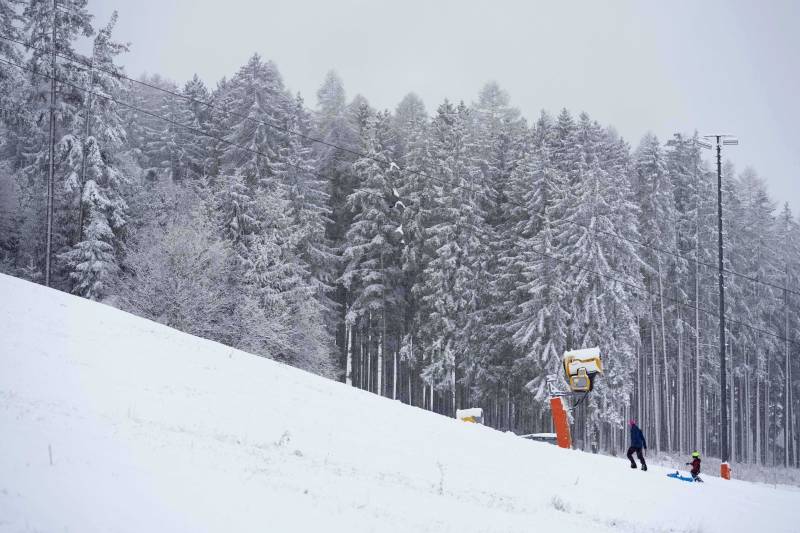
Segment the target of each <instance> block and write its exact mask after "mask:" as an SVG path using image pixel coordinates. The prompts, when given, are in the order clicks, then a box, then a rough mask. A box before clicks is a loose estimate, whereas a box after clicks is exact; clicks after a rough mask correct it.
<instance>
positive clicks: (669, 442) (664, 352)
mask: <svg viewBox="0 0 800 533" xmlns="http://www.w3.org/2000/svg"><path fill="white" fill-rule="evenodd" d="M658 299H659V306H660V313H661V355H662V358H663V360H664V385H663V387H664V389H663V391H664V396H663V405H664V416H665V419H666V420H665V424H666V428H665V429H666V431H667V441H666V446H665V449H667V450H671V449H672V416H671V414H670V411H671V409H670V400H669V396H670V394H669V366H668V364H667V330H666V326H665V325H664V285H663V277H662V274H661V259H660V257H659V259H658Z"/></svg>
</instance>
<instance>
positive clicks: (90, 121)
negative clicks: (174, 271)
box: [58, 12, 128, 299]
mask: <svg viewBox="0 0 800 533" xmlns="http://www.w3.org/2000/svg"><path fill="white" fill-rule="evenodd" d="M116 21H117V14H116V12H115V13H114V14H113V15H112V17H111V20H110V22H109V23H108V24H107V25H106V26H105V27H104V28H103V29H101V30H100V31H99V32H98V33H97V36H96V37H95V40H94V46H93V56H92V63H91V64H92V68H90V69H89V71H88V72H86V83H87V86H88V87H89V91H87V92H86V93H85V95H84V97H85V101H84V106H83V109H82V111H81V114H82V115H83V117H82V118H83V127H84V130H83V132H82V133H83V135H80V134H77V135H68V136H65V137H64V138H63V139H62V141H61V142H60V143H59V145H58V148H59V150H58V152H59V154H61V155H62V157H61V158H60V160H61V161H63V164H62V166H63V167H64V168H65V172H68V173H69V177H68V178H67V179H66V183H65V186H66V190H67V191H69V192H72V193H73V194H74V195H75V197H76V198H75V200H76V201H75V203H77V206H76V208H75V209H76V211H77V218H78V221H77V228H76V230H77V231H76V235H75V236H74V244H73V245H72V246H71V247H70V249H69V250H67V251H65V252H63V253H61V254H60V255H59V259H60V260H61V261H63V262H64V268H65V270H66V272H67V273H68V275H69V278H70V280H71V282H72V287H71V290H72V292H74V293H75V294H79V295H81V296H84V297H87V298H92V299H101V298H102V297H103V296H104V291H105V288H106V287H107V285H108V283H109V281H110V278H111V277H112V276H114V275H115V274H116V273H117V271H118V259H119V256H120V254H121V253H122V247H123V245H122V240H123V237H124V235H123V232H124V228H125V225H126V223H127V213H126V211H127V203H126V202H125V200H124V198H123V188H124V186H125V184H126V182H127V181H128V178H127V177H126V176H125V175H124V174H123V173H122V172H121V171H120V169H119V168H118V164H117V163H118V154H119V153H120V152H121V150H122V147H123V145H124V141H125V130H124V127H123V123H122V118H121V117H120V116H119V114H118V112H117V106H116V104H115V103H114V102H113V101H112V100H110V99H109V98H104V96H110V95H113V94H116V93H117V92H118V90H119V79H118V78H117V77H116V76H114V75H113V74H109V72H115V71H116V70H117V67H116V66H115V64H114V61H115V58H116V56H117V55H118V54H120V53H121V52H123V51H125V50H126V49H127V47H126V46H125V45H122V44H119V43H116V42H114V41H113V39H112V31H113V29H114V26H115V24H116ZM94 67H97V68H98V69H99V70H97V71H95V70H94ZM95 95H96V96H95ZM76 151H77V152H78V153H76Z"/></svg>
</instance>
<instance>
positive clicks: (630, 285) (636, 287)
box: [0, 58, 800, 345]
mask: <svg viewBox="0 0 800 533" xmlns="http://www.w3.org/2000/svg"><path fill="white" fill-rule="evenodd" d="M0 62H2V63H6V64H8V65H11V66H13V67H17V68H19V69H21V70H25V71H28V72H31V73H33V74H35V75H37V76H42V77H44V78H48V79H52V80H55V81H56V82H58V83H62V84H64V85H67V86H70V87H72V88H74V89H77V90H79V91H82V92H84V93H86V94H89V95H92V96H96V97H99V98H104V99H106V100H109V101H111V102H114V103H116V104H118V105H121V106H123V107H125V108H127V109H130V110H132V111H137V112H139V113H143V114H145V115H147V116H150V117H152V118H155V119H158V120H162V121H164V122H167V123H169V124H172V125H175V126H178V127H182V128H185V129H186V130H188V131H191V132H193V133H196V134H198V135H202V136H205V137H208V138H211V139H214V140H217V141H220V142H223V143H226V144H227V145H229V146H233V147H235V148H239V149H241V150H245V151H247V152H250V153H253V154H256V155H259V156H262V157H265V158H269V156H268V155H267V154H265V153H263V152H261V151H259V150H255V149H253V148H250V147H246V146H242V145H239V144H237V143H234V142H232V141H229V140H227V139H224V138H222V137H219V136H216V135H213V134H211V133H208V132H205V131H203V130H200V129H197V128H195V127H193V126H190V125H188V124H183V123H181V122H178V121H176V120H173V119H171V118H168V117H164V116H162V115H159V114H157V113H153V112H150V111H147V110H145V109H142V108H140V107H137V106H134V105H131V104H128V103H127V102H124V101H121V100H119V99H117V98H114V97H113V96H109V95H107V94H101V93H97V92H94V91H92V90H90V89H87V88H85V87H81V86H80V85H77V84H75V83H72V82H69V81H66V80H62V79H60V78H59V77H58V76H52V75H50V74H45V73H43V72H36V71H35V70H34V69H32V68H30V67H26V66H24V65H20V64H17V63H14V62H13V61H8V60H6V59H2V58H0ZM287 164H288V163H287ZM291 166H295V167H297V168H301V169H302V170H303V171H304V172H308V173H309V174H311V175H314V176H316V177H318V178H320V179H322V178H323V177H322V176H320V175H319V174H316V173H314V172H312V171H308V169H305V168H302V167H300V166H299V165H291ZM360 191H361V192H364V193H367V194H372V195H375V193H373V192H371V191H368V190H366V189H360ZM375 196H377V195H375ZM381 199H382V200H385V199H383V198H381ZM517 239H521V238H520V237H517ZM529 251H530V252H533V253H535V254H537V255H539V256H541V257H545V258H549V259H552V260H554V261H558V262H560V263H563V264H566V265H567V266H569V267H570V268H573V269H578V270H582V271H585V272H587V273H590V274H592V275H594V276H598V277H602V278H606V279H609V280H611V281H614V282H616V283H619V284H620V285H622V286H626V287H628V288H630V289H632V290H633V291H636V292H634V293H633V295H634V296H636V297H639V298H640V299H642V300H644V298H643V297H642V296H641V295H639V294H637V293H638V292H642V293H646V294H649V295H650V296H658V297H661V298H664V299H666V300H669V301H672V302H674V303H676V304H678V305H681V306H684V307H688V308H690V309H694V310H697V311H700V312H702V313H705V314H707V315H710V316H715V317H716V316H718V313H716V312H714V311H710V310H708V309H704V308H702V307H698V306H695V305H692V304H690V303H688V302H683V301H681V300H678V299H676V298H672V297H670V296H664V295H663V294H656V293H655V292H653V291H651V290H648V289H647V288H646V287H641V286H639V285H636V284H634V283H630V282H627V281H623V280H620V279H618V278H615V277H613V276H609V275H608V274H603V273H600V272H597V271H595V270H592V269H589V268H586V267H581V266H580V265H575V264H574V263H570V262H569V261H567V260H565V259H563V258H559V257H556V256H553V255H550V254H547V253H545V252H540V251H538V250H534V249H529ZM727 321H728V322H729V323H732V324H738V325H740V326H742V327H745V328H748V329H751V330H753V331H756V332H758V333H762V334H764V335H768V336H771V337H775V338H777V339H779V340H782V341H786V342H789V343H792V344H797V345H800V342H797V341H794V340H792V339H787V338H785V337H782V336H780V335H778V334H775V333H772V332H770V331H767V330H764V329H762V328H759V327H757V326H753V325H751V324H748V323H746V322H742V321H740V320H736V319H727Z"/></svg>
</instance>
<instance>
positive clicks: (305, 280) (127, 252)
mask: <svg viewBox="0 0 800 533" xmlns="http://www.w3.org/2000/svg"><path fill="white" fill-rule="evenodd" d="M115 23H116V16H115V17H112V18H111V20H106V21H96V20H93V18H92V16H91V15H90V14H89V13H88V11H87V0H59V6H58V9H56V10H55V11H54V10H53V4H52V2H51V1H45V0H30V1H28V2H22V1H21V0H0V37H1V38H0V272H2V273H5V274H9V275H12V276H16V277H19V278H24V279H26V280H30V281H33V282H37V283H46V282H49V284H50V286H52V287H54V288H57V289H59V290H62V291H65V292H69V293H72V294H75V295H78V296H81V297H84V298H89V299H92V300H97V301H101V302H104V303H106V304H108V305H111V306H114V307H118V308H120V309H123V310H126V311H129V312H131V313H134V314H136V315H139V316H142V317H146V318H149V319H151V320H154V321H157V322H160V323H163V324H166V325H168V326H171V327H173V328H177V329H179V330H181V331H184V332H188V333H191V334H193V335H198V336H201V337H205V338H208V339H212V340H215V341H218V342H221V343H224V344H226V345H229V346H232V347H235V348H239V349H242V350H246V351H248V352H251V353H254V354H258V355H261V356H263V357H267V358H270V359H275V360H278V361H281V362H285V363H286V364H289V365H293V366H296V367H299V368H302V369H305V370H307V371H309V372H314V373H317V374H320V375H323V376H327V377H329V378H331V379H337V380H340V381H343V382H345V383H346V384H348V385H351V386H353V387H359V388H361V389H365V390H368V391H371V392H372V393H374V394H378V395H382V396H385V397H388V398H392V399H395V400H399V401H402V402H404V403H407V404H411V405H414V406H417V407H419V408H423V409H428V410H432V411H435V412H438V413H442V414H445V415H449V416H452V415H454V413H455V410H456V409H460V408H468V407H482V408H483V409H484V418H485V423H486V424H488V425H490V426H492V427H495V428H498V429H502V430H510V431H514V432H517V433H530V432H537V431H550V428H551V421H550V408H549V405H548V402H547V400H548V387H547V379H548V377H549V376H555V377H556V378H557V380H556V385H557V386H559V387H561V388H565V386H566V385H565V381H564V372H563V368H562V355H563V353H564V351H565V350H571V349H577V348H586V347H593V346H599V347H600V350H601V353H602V356H603V364H604V370H605V373H604V374H603V375H602V376H600V377H598V379H597V382H596V386H595V389H594V391H593V392H592V393H591V394H589V395H588V396H587V397H586V398H585V401H583V402H582V403H581V404H580V405H579V406H578V407H577V408H576V409H575V410H574V411H573V416H574V427H573V432H574V438H575V441H576V445H577V446H578V447H580V448H583V449H590V450H597V451H604V452H608V451H615V450H616V451H617V452H619V451H620V450H621V449H622V448H623V447H625V446H626V439H627V427H626V421H627V420H628V419H629V418H634V419H636V420H637V421H639V424H640V425H641V426H642V428H643V430H644V431H645V432H646V434H647V435H648V442H649V444H650V449H652V450H655V451H676V452H679V451H686V450H693V449H698V450H701V451H703V453H704V454H709V455H714V454H718V448H719V446H720V435H719V427H720V420H719V416H720V415H719V413H720V409H719V403H720V383H719V375H720V368H719V366H720V361H719V315H718V297H719V296H718V285H717V283H718V277H717V260H718V255H717V189H716V182H717V174H716V164H715V160H714V155H715V153H714V152H712V151H706V150H704V148H703V147H702V146H701V144H700V143H701V140H702V139H701V137H700V136H699V134H698V133H697V132H694V131H693V127H694V126H693V125H692V124H686V131H684V132H678V133H675V134H674V135H673V136H671V137H669V138H661V139H659V138H657V137H655V136H654V135H652V134H649V133H648V134H646V135H644V137H643V138H641V139H640V140H636V141H635V142H634V143H633V144H631V143H630V141H631V140H625V139H622V138H621V137H620V136H619V135H618V134H617V133H616V131H615V129H614V127H613V125H606V124H599V123H598V122H597V121H595V120H593V119H592V118H591V116H590V115H588V114H587V113H585V112H579V110H568V109H562V110H552V111H542V113H541V114H540V115H539V116H535V117H527V118H526V117H523V116H521V114H520V112H519V111H518V110H517V109H515V107H514V105H513V103H512V102H511V100H510V98H509V96H508V94H507V93H506V92H504V91H503V89H502V88H501V87H500V86H499V85H498V84H497V83H494V82H490V83H487V84H486V85H485V86H484V88H483V89H482V90H481V91H480V92H479V94H476V95H475V97H474V100H473V101H472V102H456V101H448V100H445V101H444V102H438V103H429V105H432V107H430V108H428V107H426V104H425V103H423V101H422V100H421V99H420V98H419V97H417V96H416V95H415V94H414V93H413V92H409V93H408V95H407V96H406V97H405V98H403V99H402V101H400V102H399V103H398V104H397V106H396V108H395V109H393V110H382V109H375V108H373V107H372V106H371V105H370V103H369V100H368V95H367V96H361V95H359V94H357V90H358V88H357V87H356V88H352V89H350V88H348V89H349V90H348V91H346V90H345V84H344V81H343V80H342V79H340V78H339V77H338V76H337V74H336V73H334V72H330V73H328V74H327V75H326V76H324V79H323V81H322V83H321V85H320V87H319V90H318V91H317V93H316V94H314V95H303V96H301V95H300V94H296V93H294V92H292V91H290V89H289V88H288V87H289V86H290V83H291V80H287V81H284V80H283V78H282V77H281V74H280V72H279V70H278V68H277V66H276V65H275V64H274V63H273V62H271V61H270V60H269V59H268V58H266V57H262V56H261V55H259V54H254V55H253V56H252V57H251V58H250V59H249V60H248V61H247V63H246V64H244V65H241V66H240V67H239V68H238V69H237V68H235V67H233V68H232V69H231V72H230V76H229V77H226V78H224V79H221V80H202V79H200V78H199V77H197V76H195V77H194V78H192V79H190V80H180V81H172V80H170V79H169V78H168V77H167V76H168V74H169V73H162V74H163V76H162V75H158V74H150V75H146V76H141V77H138V78H137V77H135V76H137V75H138V73H126V72H125V70H124V68H123V64H124V61H125V53H126V51H127V50H128V46H129V45H127V44H125V43H122V42H119V41H117V40H116V38H115V35H114V27H115ZM54 25H55V28H54ZM87 40H88V41H89V42H90V43H91V46H90V49H91V52H90V53H88V54H86V53H79V52H78V51H77V50H76V48H77V43H80V42H86V41H87ZM53 50H55V52H56V54H55V57H54V56H53V54H52V52H53ZM322 74H323V73H320V75H321V77H322ZM128 76H132V77H133V78H129V77H128ZM408 89H409V90H410V91H412V90H413V89H414V88H413V87H409V88H408ZM51 91H54V93H52V94H51ZM51 97H53V102H54V106H53V107H52V119H51ZM51 128H52V132H51ZM51 133H53V135H52V138H53V139H54V143H53V144H52V145H51V142H50V139H51ZM51 151H52V152H51ZM51 164H52V169H51ZM51 170H52V175H53V181H52V222H51V229H50V236H51V243H50V250H51V251H50V254H49V257H48V253H47V250H48V242H47V241H48V239H47V235H48V209H49V207H48V187H49V175H50V172H51ZM722 197H723V220H724V246H725V252H724V265H725V286H726V294H725V297H726V298H725V299H726V305H727V315H726V317H727V355H728V362H727V365H728V369H729V372H728V378H729V382H728V389H727V390H728V394H729V395H730V397H729V398H727V400H728V402H729V404H728V405H729V418H730V424H729V427H730V443H731V452H732V457H731V458H732V460H733V461H739V462H749V463H757V464H767V465H792V466H798V465H799V464H800V456H799V453H798V452H800V430H799V428H798V426H799V425H800V405H798V401H800V362H799V361H798V357H797V354H798V353H799V352H800V279H799V278H800V228H799V227H798V223H797V221H796V219H795V216H794V214H793V213H792V212H791V210H790V207H789V205H788V204H784V203H781V202H779V201H776V200H775V199H773V198H770V196H769V195H768V193H767V188H766V184H765V181H764V180H763V179H762V178H761V177H760V176H759V174H758V172H757V171H756V170H755V169H753V168H750V167H741V168H740V167H738V166H737V167H734V166H733V164H731V163H730V162H725V163H724V165H723V191H722ZM578 399H579V398H577V397H576V398H573V399H570V402H575V401H577V400H578ZM339 416H346V417H357V416H358V413H339Z"/></svg>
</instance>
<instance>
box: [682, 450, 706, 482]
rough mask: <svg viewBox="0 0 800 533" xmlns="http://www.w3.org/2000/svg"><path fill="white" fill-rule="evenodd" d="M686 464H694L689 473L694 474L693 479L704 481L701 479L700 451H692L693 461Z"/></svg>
mask: <svg viewBox="0 0 800 533" xmlns="http://www.w3.org/2000/svg"><path fill="white" fill-rule="evenodd" d="M686 464H687V465H691V466H692V469H691V470H690V471H689V473H690V474H692V479H694V480H695V481H703V480H702V479H700V452H692V462H691V463H686Z"/></svg>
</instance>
